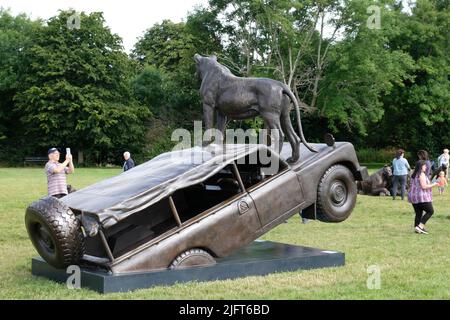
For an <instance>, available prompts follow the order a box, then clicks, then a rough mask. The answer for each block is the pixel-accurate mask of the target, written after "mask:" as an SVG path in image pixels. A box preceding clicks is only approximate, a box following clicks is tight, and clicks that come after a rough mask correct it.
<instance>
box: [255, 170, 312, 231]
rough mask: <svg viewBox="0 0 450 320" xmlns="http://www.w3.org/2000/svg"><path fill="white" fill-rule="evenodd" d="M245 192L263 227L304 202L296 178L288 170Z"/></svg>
mask: <svg viewBox="0 0 450 320" xmlns="http://www.w3.org/2000/svg"><path fill="white" fill-rule="evenodd" d="M247 191H248V193H249V195H250V197H251V198H252V199H253V202H254V204H255V206H256V210H257V211H258V215H259V218H260V221H261V224H262V226H263V227H265V226H267V225H268V224H270V223H271V222H274V221H275V220H276V219H277V218H280V217H281V216H282V215H283V214H285V213H287V212H288V211H290V210H291V209H293V208H295V207H297V206H298V205H300V204H301V203H302V202H303V201H304V196H303V192H302V189H301V184H300V183H299V181H298V177H297V175H296V174H295V173H294V172H292V171H291V170H290V169H286V170H284V171H282V172H280V173H278V174H276V175H274V176H273V177H271V178H269V179H267V180H265V181H262V182H260V183H258V184H256V185H254V186H252V187H251V188H249V189H248V190H247Z"/></svg>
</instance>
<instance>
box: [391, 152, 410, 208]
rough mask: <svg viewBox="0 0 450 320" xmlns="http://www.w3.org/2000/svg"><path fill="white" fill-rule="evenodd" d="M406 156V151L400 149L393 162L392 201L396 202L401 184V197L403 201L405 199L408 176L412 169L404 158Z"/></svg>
mask: <svg viewBox="0 0 450 320" xmlns="http://www.w3.org/2000/svg"><path fill="white" fill-rule="evenodd" d="M404 156H405V150H403V149H398V150H397V152H396V155H395V158H394V160H392V170H393V171H394V172H393V175H394V178H393V182H392V190H391V194H392V199H393V200H395V197H396V196H397V191H398V184H399V183H400V186H401V193H400V195H401V197H402V200H403V199H404V198H405V193H406V180H407V176H408V172H409V170H411V167H410V166H409V163H408V160H406V159H405V158H404Z"/></svg>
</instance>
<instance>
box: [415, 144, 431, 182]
mask: <svg viewBox="0 0 450 320" xmlns="http://www.w3.org/2000/svg"><path fill="white" fill-rule="evenodd" d="M417 157H418V158H419V160H424V161H425V162H426V163H427V172H425V174H426V175H427V177H429V176H430V174H431V167H432V166H431V161H430V157H429V156H428V152H427V151H426V150H419V151H418V152H417Z"/></svg>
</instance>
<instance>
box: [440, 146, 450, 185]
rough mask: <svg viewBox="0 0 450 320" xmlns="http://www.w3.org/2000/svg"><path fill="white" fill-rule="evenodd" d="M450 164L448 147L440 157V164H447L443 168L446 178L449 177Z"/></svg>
mask: <svg viewBox="0 0 450 320" xmlns="http://www.w3.org/2000/svg"><path fill="white" fill-rule="evenodd" d="M449 164H450V155H449V152H448V149H444V150H443V153H442V154H441V155H440V156H439V158H438V166H439V167H441V166H445V169H444V170H442V171H444V173H445V178H446V179H448V166H449Z"/></svg>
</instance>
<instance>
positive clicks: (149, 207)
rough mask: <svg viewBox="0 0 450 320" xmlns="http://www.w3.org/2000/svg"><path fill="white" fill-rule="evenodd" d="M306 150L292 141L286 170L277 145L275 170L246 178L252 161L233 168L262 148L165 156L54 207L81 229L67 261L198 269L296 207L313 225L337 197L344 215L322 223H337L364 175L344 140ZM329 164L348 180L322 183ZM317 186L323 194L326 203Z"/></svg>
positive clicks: (115, 268) (122, 268)
mask: <svg viewBox="0 0 450 320" xmlns="http://www.w3.org/2000/svg"><path fill="white" fill-rule="evenodd" d="M314 147H315V148H316V149H317V150H318V151H319V152H318V153H313V152H310V151H309V150H308V149H307V148H306V147H304V146H303V145H302V146H301V153H302V159H303V160H302V161H301V162H297V163H294V164H291V165H288V164H287V163H286V161H285V160H283V159H284V158H285V156H286V155H289V154H290V152H291V150H290V146H289V144H287V143H286V144H285V147H284V148H283V153H282V154H281V155H279V156H278V155H277V154H275V153H272V155H271V156H272V157H273V159H272V161H279V168H278V171H277V172H274V173H272V174H271V175H266V176H264V177H263V176H260V175H254V174H253V173H254V172H253V171H252V170H253V169H255V168H256V169H261V168H260V164H259V163H256V164H252V165H247V164H240V163H241V161H240V159H241V158H242V157H246V156H249V155H250V154H252V152H257V151H260V150H265V151H267V150H269V149H268V147H267V146H264V145H251V146H248V145H245V146H239V145H233V146H229V147H228V148H227V149H226V153H227V155H225V157H221V158H220V159H222V160H221V161H218V160H217V159H219V158H217V157H218V154H217V153H214V154H209V151H207V150H209V149H208V148H194V149H192V150H191V151H193V152H194V153H196V154H197V153H201V154H203V155H205V154H207V155H208V154H209V156H206V157H205V159H204V161H203V162H201V163H196V164H192V165H191V164H188V163H187V164H186V163H184V164H180V162H179V160H180V158H179V157H177V156H174V157H173V158H172V157H171V153H168V154H165V155H161V156H160V157H158V158H156V159H154V160H151V161H149V162H148V163H145V164H143V165H141V166H137V167H136V168H134V169H133V170H129V171H127V172H125V173H122V174H121V175H119V176H117V177H113V178H111V179H107V180H105V181H102V182H99V183H97V184H94V185H92V186H89V187H87V188H85V189H81V190H79V191H77V192H75V193H72V194H70V195H68V196H66V197H63V198H61V199H60V200H58V201H59V202H58V203H60V204H61V208H60V209H59V210H63V211H64V210H65V211H67V212H68V214H71V216H73V215H75V216H76V217H78V218H79V219H80V221H81V223H82V224H83V226H84V227H85V229H86V230H84V231H85V232H84V233H85V235H86V237H85V238H84V243H83V245H84V248H83V250H84V256H83V257H82V258H81V259H80V260H78V262H77V264H81V265H85V266H91V267H96V268H101V269H104V270H109V271H112V272H113V273H127V272H143V271H148V270H163V269H167V268H169V267H170V266H171V265H172V266H173V267H183V263H176V264H173V263H174V262H176V261H178V262H180V261H181V262H183V261H186V263H187V264H188V265H195V264H196V261H197V260H196V259H198V264H204V263H206V262H208V261H214V259H219V258H222V257H226V256H228V255H230V254H231V253H233V252H234V251H235V250H237V249H239V248H241V247H243V246H245V245H247V244H249V243H251V242H252V241H254V240H255V239H257V238H259V237H260V236H261V235H263V234H264V233H266V232H268V231H269V230H271V229H272V228H274V227H276V226H277V225H279V224H280V223H283V222H284V221H286V220H287V219H288V218H289V217H291V216H292V215H294V214H296V213H298V212H299V211H302V210H303V211H304V213H305V215H307V216H308V217H309V218H312V219H314V218H316V212H317V214H319V209H320V210H322V211H324V208H325V211H326V210H327V209H326V208H327V207H326V205H327V203H331V204H332V205H333V203H334V202H336V203H338V205H337V206H338V207H341V204H340V203H339V201H341V202H342V201H344V202H345V201H346V199H349V200H348V201H349V204H348V208H347V209H346V210H345V212H343V213H342V212H341V213H340V212H339V211H336V212H331V213H330V216H329V217H328V218H327V219H325V220H322V221H330V222H339V221H343V220H345V219H346V218H347V217H348V215H349V214H350V212H351V210H352V209H353V206H354V202H355V201H354V200H355V197H356V183H355V180H363V179H365V178H366V177H367V170H366V169H365V168H364V167H360V166H359V163H358V161H357V158H356V154H355V151H354V148H353V146H352V145H351V144H350V143H346V142H337V143H335V144H334V145H333V146H332V147H330V146H327V145H326V144H315V145H314ZM172 156H173V155H172ZM170 159H172V162H171V161H170ZM214 159H215V160H214ZM213 160H214V161H213ZM160 165H162V169H163V170H160V169H161V167H160ZM164 168H165V169H164ZM333 168H338V169H339V170H337V171H336V172H341V171H342V170H347V171H348V174H349V175H350V181H349V180H348V178H347V180H345V179H343V180H340V179H341V178H340V176H339V175H338V176H336V178H335V180H331V181H329V178H330V172H331V173H333V170H332V169H333ZM165 170H167V171H165ZM330 170H331V171H330ZM158 172H162V173H164V174H165V179H162V178H161V177H160V176H157V173H158ZM325 178H326V179H325ZM344 178H345V176H344ZM167 179H168V180H167ZM324 179H325V180H324ZM216 180H217V181H216ZM324 181H325V182H324ZM324 183H325V185H324ZM328 185H329V186H328ZM327 188H329V190H328V189H327ZM318 190H319V191H320V190H322V191H320V192H322V193H323V190H325V192H328V193H329V199H327V201H328V202H325V203H324V202H323V201H324V200H323V199H322V198H323V194H322V193H319V191H318ZM123 193H125V194H126V196H122V197H121V196H117V195H123ZM319 194H321V195H322V196H321V197H322V198H321V199H320V201H321V203H317V201H319V198H318V195H319ZM325 195H326V197H327V198H328V195H327V194H325ZM124 203H126V204H128V205H124ZM324 205H325V206H324ZM34 207H35V206H34ZM38 207H39V206H38ZM32 208H33V206H31V209H28V210H32ZM93 208H95V210H96V211H94V210H92V209H93ZM325 213H327V212H325ZM321 214H323V212H322V213H321ZM336 214H337V216H333V215H336ZM82 216H83V217H85V218H84V219H82ZM317 218H318V219H321V216H319V215H318V216H317ZM83 221H84V222H85V223H83ZM88 222H89V223H88ZM95 224H97V227H95V228H93V227H92V226H93V225H95ZM38 250H39V249H38ZM71 263H72V264H73V261H71ZM186 263H185V264H186Z"/></svg>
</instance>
